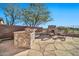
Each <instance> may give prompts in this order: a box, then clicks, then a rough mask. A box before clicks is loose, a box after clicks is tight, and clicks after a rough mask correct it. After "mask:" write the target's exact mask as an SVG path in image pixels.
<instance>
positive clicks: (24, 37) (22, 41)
mask: <svg viewBox="0 0 79 59" xmlns="http://www.w3.org/2000/svg"><path fill="white" fill-rule="evenodd" d="M34 39H35V29H30V28H25V31H18V32H14V45H15V46H16V47H19V48H31V47H30V46H31V43H32V41H33V40H34Z"/></svg>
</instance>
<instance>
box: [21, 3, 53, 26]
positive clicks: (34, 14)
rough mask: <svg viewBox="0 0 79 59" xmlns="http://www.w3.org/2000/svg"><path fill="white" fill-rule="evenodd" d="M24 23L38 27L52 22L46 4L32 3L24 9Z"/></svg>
mask: <svg viewBox="0 0 79 59" xmlns="http://www.w3.org/2000/svg"><path fill="white" fill-rule="evenodd" d="M23 16H24V17H23V19H22V20H23V21H24V23H25V24H26V25H27V26H33V27H37V26H39V25H41V24H45V23H46V22H48V21H50V20H52V18H51V17H50V13H49V11H48V9H47V8H46V7H45V5H44V4H40V3H30V4H29V6H28V7H27V8H25V9H23Z"/></svg>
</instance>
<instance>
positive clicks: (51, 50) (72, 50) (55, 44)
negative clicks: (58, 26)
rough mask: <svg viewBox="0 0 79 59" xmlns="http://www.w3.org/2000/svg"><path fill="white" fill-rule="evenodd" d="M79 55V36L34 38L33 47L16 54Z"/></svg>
mask: <svg viewBox="0 0 79 59" xmlns="http://www.w3.org/2000/svg"><path fill="white" fill-rule="evenodd" d="M42 55H44V56H79V38H72V37H67V38H66V41H60V40H57V41H54V40H51V39H50V40H47V41H40V40H34V42H33V43H32V45H31V49H29V50H26V51H23V52H21V53H18V54H16V55H15V56H42Z"/></svg>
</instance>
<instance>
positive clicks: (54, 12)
mask: <svg viewBox="0 0 79 59" xmlns="http://www.w3.org/2000/svg"><path fill="white" fill-rule="evenodd" d="M27 5H28V4H21V7H26V6H27ZM45 5H46V7H48V10H49V11H50V13H51V17H52V18H53V19H54V21H51V22H48V23H46V24H44V25H41V26H42V27H44V28H46V27H48V25H57V26H71V25H79V4H78V3H47V4H45ZM3 6H5V4H0V7H3ZM0 16H1V17H4V15H3V12H2V10H1V9H0Z"/></svg>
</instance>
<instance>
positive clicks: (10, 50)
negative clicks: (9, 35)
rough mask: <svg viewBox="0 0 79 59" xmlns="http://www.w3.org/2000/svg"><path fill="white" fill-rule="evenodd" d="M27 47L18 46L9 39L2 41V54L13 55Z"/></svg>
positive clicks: (0, 45) (0, 54)
mask: <svg viewBox="0 0 79 59" xmlns="http://www.w3.org/2000/svg"><path fill="white" fill-rule="evenodd" d="M24 50H26V49H20V48H16V47H15V46H14V44H13V40H7V41H3V42H1V43H0V56H12V55H15V54H17V53H19V52H21V51H24Z"/></svg>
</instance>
